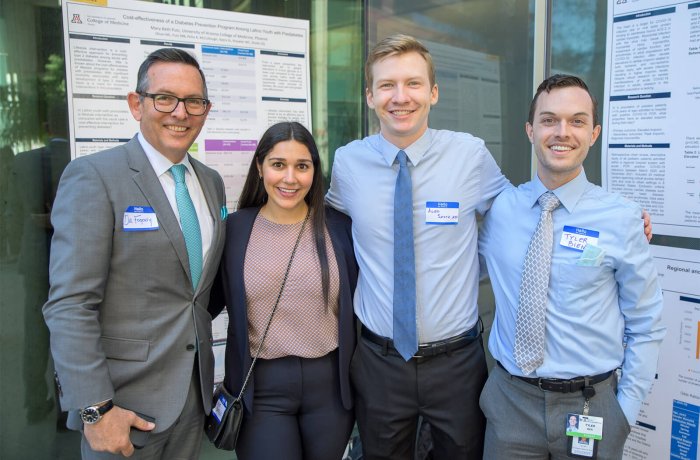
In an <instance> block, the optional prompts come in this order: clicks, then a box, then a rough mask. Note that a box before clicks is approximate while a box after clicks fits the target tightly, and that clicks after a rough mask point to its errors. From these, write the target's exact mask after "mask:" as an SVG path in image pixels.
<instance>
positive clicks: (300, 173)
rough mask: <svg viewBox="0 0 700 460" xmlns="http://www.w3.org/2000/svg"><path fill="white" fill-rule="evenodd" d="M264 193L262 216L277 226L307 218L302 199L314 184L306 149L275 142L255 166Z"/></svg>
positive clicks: (294, 142)
mask: <svg viewBox="0 0 700 460" xmlns="http://www.w3.org/2000/svg"><path fill="white" fill-rule="evenodd" d="M258 172H259V173H260V175H261V176H262V181H263V184H264V186H265V191H266V192H267V203H266V204H265V214H266V215H267V216H270V217H273V219H272V220H274V221H275V222H279V223H293V222H298V221H300V220H302V219H303V218H304V216H306V211H307V209H308V206H307V204H306V201H304V199H305V198H306V195H307V194H308V193H309V189H310V188H311V185H312V184H313V180H314V165H313V161H312V159H311V153H310V152H309V149H308V148H307V147H306V146H305V145H304V144H302V143H301V142H297V141H295V140H289V141H282V142H278V143H277V144H276V145H275V146H274V147H273V148H272V150H270V151H269V152H268V154H267V155H266V156H265V158H263V161H262V165H258Z"/></svg>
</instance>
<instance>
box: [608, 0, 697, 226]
mask: <svg viewBox="0 0 700 460" xmlns="http://www.w3.org/2000/svg"><path fill="white" fill-rule="evenodd" d="M698 69H700V1H697V0H696V1H677V0H676V1H669V0H609V1H608V31H607V53H606V66H605V101H604V123H603V134H602V136H601V137H602V142H603V145H602V147H603V174H602V176H603V186H604V187H605V188H607V189H608V190H611V191H614V192H619V193H620V194H622V195H624V196H626V197H628V198H631V199H633V200H634V201H637V202H638V203H639V204H641V205H642V206H643V207H644V208H646V209H647V210H648V211H649V212H650V213H651V215H652V216H653V220H654V233H657V234H661V235H673V236H683V237H691V238H700V118H699V114H700V70H698Z"/></svg>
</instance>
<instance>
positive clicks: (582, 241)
mask: <svg viewBox="0 0 700 460" xmlns="http://www.w3.org/2000/svg"><path fill="white" fill-rule="evenodd" d="M599 236H600V232H597V231H595V230H588V229H585V228H581V227H571V226H569V225H564V233H562V235H561V240H560V241H559V244H560V245H562V246H564V247H565V248H569V249H573V250H574V251H579V252H583V250H584V249H585V247H586V245H588V244H592V245H598V237H599Z"/></svg>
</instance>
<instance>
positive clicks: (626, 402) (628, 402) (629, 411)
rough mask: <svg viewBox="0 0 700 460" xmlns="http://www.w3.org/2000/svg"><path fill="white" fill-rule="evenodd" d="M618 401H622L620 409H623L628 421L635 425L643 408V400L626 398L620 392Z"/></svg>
mask: <svg viewBox="0 0 700 460" xmlns="http://www.w3.org/2000/svg"><path fill="white" fill-rule="evenodd" d="M617 402H618V403H620V409H622V412H623V413H624V414H625V418H627V422H628V423H629V424H630V426H634V425H635V424H636V423H637V415H639V409H641V408H642V401H638V400H636V399H630V398H625V396H624V395H623V394H622V393H621V392H619V393H618V394H617Z"/></svg>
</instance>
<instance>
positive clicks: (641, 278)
mask: <svg viewBox="0 0 700 460" xmlns="http://www.w3.org/2000/svg"><path fill="white" fill-rule="evenodd" d="M546 191H547V189H546V188H545V186H544V185H543V184H542V182H541V181H540V180H539V178H535V179H534V180H532V181H530V182H528V183H526V184H523V185H521V186H520V187H518V188H510V189H509V190H506V191H504V192H503V193H501V195H500V196H499V197H498V198H497V199H496V200H495V202H494V203H493V206H492V207H491V210H490V211H489V212H488V214H487V215H486V218H485V219H484V225H483V226H482V228H481V230H480V234H479V252H480V255H481V257H483V260H484V261H485V262H486V266H487V267H488V273H489V276H490V277H491V283H492V285H493V291H494V294H495V297H496V318H495V320H494V323H493V327H492V329H491V336H490V338H489V350H490V351H491V354H492V355H493V357H494V358H495V359H497V360H498V361H500V362H501V364H503V366H504V367H505V368H506V370H507V371H508V372H510V373H511V374H513V375H523V374H522V371H521V370H520V369H519V368H518V366H517V365H516V363H515V359H514V358H513V348H514V344H515V320H516V317H517V314H518V296H519V292H520V279H521V274H522V266H523V261H524V260H525V254H526V252H527V247H528V244H529V243H530V239H531V237H532V234H533V233H534V231H535V227H536V226H537V222H538V221H539V216H540V206H539V205H538V204H537V198H538V197H539V196H540V195H541V194H542V193H544V192H546ZM553 192H554V194H555V195H556V196H557V197H558V198H559V200H560V201H561V203H562V204H561V206H559V208H557V209H556V210H554V212H553V215H552V217H553V221H554V250H553V254H552V270H551V275H550V284H549V294H548V298H547V313H546V332H545V355H544V363H543V364H542V366H540V367H539V368H538V369H536V370H535V372H533V373H532V374H530V375H529V376H530V377H534V376H537V377H546V378H564V379H566V378H572V377H577V376H585V375H597V374H601V373H604V372H607V371H609V370H611V369H616V368H617V367H619V366H620V365H622V377H621V379H620V383H619V389H618V395H617V399H618V401H619V403H620V407H621V408H622V410H623V412H624V413H625V416H626V417H627V420H628V421H629V422H630V424H634V422H635V419H636V416H637V414H638V412H639V409H640V407H641V404H642V401H643V400H644V398H645V397H646V394H647V392H648V391H649V387H650V386H651V383H652V380H653V378H654V375H655V372H656V364H657V358H658V353H659V345H660V344H661V339H662V338H663V336H664V334H665V328H664V327H662V325H661V311H662V308H663V299H662V296H661V288H660V286H659V283H658V281H657V273H656V267H655V265H654V261H653V259H652V257H651V253H650V251H649V245H648V243H647V241H646V237H645V236H644V232H643V222H642V219H641V218H640V216H641V208H640V207H639V206H637V205H636V204H635V203H633V202H631V201H628V200H626V199H624V198H622V197H620V196H619V195H617V194H613V193H608V192H606V191H604V190H603V189H602V188H600V187H598V186H596V185H594V184H591V183H590V182H588V180H587V179H586V175H585V173H584V172H583V171H581V173H580V174H579V175H578V176H577V177H576V178H575V179H574V180H572V181H571V182H569V183H567V184H565V185H563V186H561V187H559V188H557V189H556V190H553ZM565 225H566V226H572V227H579V228H584V229H587V230H594V231H597V232H600V235H599V239H598V244H597V246H598V247H599V248H601V249H603V250H604V251H605V253H604V256H603V259H602V262H601V263H600V265H597V266H579V265H577V264H576V262H577V259H579V258H580V257H581V254H582V253H581V252H579V251H576V250H573V249H569V248H566V247H564V246H562V245H561V244H560V242H561V239H562V233H563V227H564V226H565ZM623 340H626V342H627V346H626V348H625V347H624V346H623Z"/></svg>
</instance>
